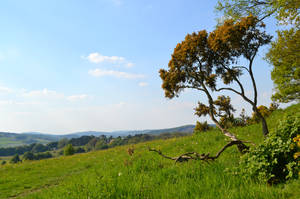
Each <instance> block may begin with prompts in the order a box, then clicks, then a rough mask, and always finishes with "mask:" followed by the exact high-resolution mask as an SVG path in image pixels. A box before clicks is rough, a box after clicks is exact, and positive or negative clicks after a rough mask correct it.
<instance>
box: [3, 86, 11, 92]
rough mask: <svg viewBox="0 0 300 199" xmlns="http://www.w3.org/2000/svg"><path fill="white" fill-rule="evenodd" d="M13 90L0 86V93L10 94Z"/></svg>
mask: <svg viewBox="0 0 300 199" xmlns="http://www.w3.org/2000/svg"><path fill="white" fill-rule="evenodd" d="M11 92H13V90H12V89H11V88H8V87H5V86H0V93H11Z"/></svg>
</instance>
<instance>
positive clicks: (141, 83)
mask: <svg viewBox="0 0 300 199" xmlns="http://www.w3.org/2000/svg"><path fill="white" fill-rule="evenodd" d="M139 86H140V87H145V86H148V83H147V82H140V83H139Z"/></svg>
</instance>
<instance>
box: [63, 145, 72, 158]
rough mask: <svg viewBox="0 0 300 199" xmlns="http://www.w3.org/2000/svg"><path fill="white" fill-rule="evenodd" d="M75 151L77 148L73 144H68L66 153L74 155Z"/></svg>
mask: <svg viewBox="0 0 300 199" xmlns="http://www.w3.org/2000/svg"><path fill="white" fill-rule="evenodd" d="M74 153H75V150H74V148H73V146H72V144H68V145H67V146H65V148H64V155H73V154H74Z"/></svg>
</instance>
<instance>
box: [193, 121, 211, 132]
mask: <svg viewBox="0 0 300 199" xmlns="http://www.w3.org/2000/svg"><path fill="white" fill-rule="evenodd" d="M209 129H211V128H210V126H209V125H208V124H207V121H205V122H198V121H197V122H196V126H195V129H194V133H201V132H205V131H208V130H209Z"/></svg>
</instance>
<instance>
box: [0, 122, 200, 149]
mask: <svg viewBox="0 0 300 199" xmlns="http://www.w3.org/2000/svg"><path fill="white" fill-rule="evenodd" d="M194 128H195V125H184V126H179V127H175V128H166V129H149V130H125V131H112V132H99V131H83V132H77V133H71V134H66V135H52V134H43V133H38V132H30V133H6V132H0V148H6V147H16V146H22V145H29V144H32V143H41V144H47V143H49V142H53V141H59V140H60V139H63V138H67V139H72V138H79V137H81V136H91V135H93V136H101V135H105V136H112V137H118V136H127V135H136V134H153V135H157V134H161V133H174V132H176V133H178V132H180V133H192V132H193V131H194Z"/></svg>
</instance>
